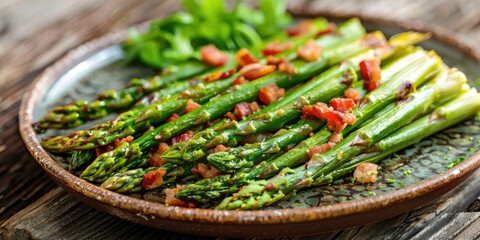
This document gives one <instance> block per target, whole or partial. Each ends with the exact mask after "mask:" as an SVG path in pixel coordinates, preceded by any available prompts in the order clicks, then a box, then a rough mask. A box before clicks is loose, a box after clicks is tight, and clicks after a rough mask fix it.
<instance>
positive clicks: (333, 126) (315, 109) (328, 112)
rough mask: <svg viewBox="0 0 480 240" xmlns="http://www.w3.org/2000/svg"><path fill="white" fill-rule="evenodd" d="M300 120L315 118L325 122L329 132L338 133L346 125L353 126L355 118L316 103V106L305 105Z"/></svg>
mask: <svg viewBox="0 0 480 240" xmlns="http://www.w3.org/2000/svg"><path fill="white" fill-rule="evenodd" d="M302 112H303V115H302V118H304V119H306V118H309V117H316V118H318V119H325V120H327V127H328V129H329V130H331V131H334V132H336V133H340V132H341V131H342V130H343V129H344V128H345V127H346V126H347V124H349V125H353V124H354V123H355V121H356V118H355V116H354V115H353V114H351V113H349V112H340V111H338V110H335V109H334V108H333V107H328V106H327V104H325V103H321V102H318V103H316V104H314V105H313V106H312V105H307V106H305V107H304V108H303V109H302Z"/></svg>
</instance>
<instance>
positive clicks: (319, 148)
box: [308, 142, 335, 158]
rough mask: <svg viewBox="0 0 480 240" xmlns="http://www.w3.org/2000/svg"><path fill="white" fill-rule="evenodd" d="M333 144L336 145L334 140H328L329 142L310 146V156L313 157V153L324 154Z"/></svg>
mask: <svg viewBox="0 0 480 240" xmlns="http://www.w3.org/2000/svg"><path fill="white" fill-rule="evenodd" d="M333 146H335V143H334V142H327V143H324V144H320V145H317V146H314V147H313V148H310V150H308V156H309V157H310V158H312V157H313V155H315V154H322V153H324V152H326V151H328V150H330V149H331V148H332V147H333Z"/></svg>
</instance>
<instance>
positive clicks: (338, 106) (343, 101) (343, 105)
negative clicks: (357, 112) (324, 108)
mask: <svg viewBox="0 0 480 240" xmlns="http://www.w3.org/2000/svg"><path fill="white" fill-rule="evenodd" d="M330 106H332V107H333V109H334V110H337V111H340V112H350V111H352V110H353V108H354V107H355V101H353V100H352V99H350V98H333V99H332V100H330Z"/></svg>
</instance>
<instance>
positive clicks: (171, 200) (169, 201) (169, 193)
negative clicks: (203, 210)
mask: <svg viewBox="0 0 480 240" xmlns="http://www.w3.org/2000/svg"><path fill="white" fill-rule="evenodd" d="M184 188H185V186H178V185H177V186H176V187H175V188H173V189H171V188H167V189H165V196H166V197H165V205H167V206H178V207H186V208H196V207H197V204H196V203H193V202H187V201H183V200H180V199H178V198H176V197H175V194H177V192H179V191H180V190H182V189H184Z"/></svg>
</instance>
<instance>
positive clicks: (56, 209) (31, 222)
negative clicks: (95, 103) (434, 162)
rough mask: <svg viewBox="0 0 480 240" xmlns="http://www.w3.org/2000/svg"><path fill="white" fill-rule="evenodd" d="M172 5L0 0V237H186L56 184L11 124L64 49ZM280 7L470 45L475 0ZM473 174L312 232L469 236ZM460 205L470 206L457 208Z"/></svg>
mask: <svg viewBox="0 0 480 240" xmlns="http://www.w3.org/2000/svg"><path fill="white" fill-rule="evenodd" d="M178 9H179V1H176V0H164V1H154V0H150V1H149V0H135V1H133V0H104V1H97V0H74V1H62V0H37V1H30V0H2V1H0V66H1V67H0V93H1V94H0V132H2V134H1V136H0V183H1V184H0V223H2V222H3V224H2V225H1V227H0V239H31V238H33V239H125V238H135V239H136V238H141V239H152V238H157V239H158V238H165V239H172V238H176V239H185V238H189V236H185V235H181V234H175V233H170V232H166V231H160V230H154V229H149V228H145V227H142V226H139V225H135V224H132V223H128V222H125V221H122V220H119V219H116V218H114V217H111V216H108V215H106V214H104V213H101V212H99V211H96V210H94V209H92V208H90V207H88V206H86V205H84V204H82V203H80V202H78V201H76V200H75V199H73V198H72V197H70V196H69V195H68V194H66V193H65V192H64V191H63V190H61V189H59V188H58V187H56V185H55V184H54V183H53V182H52V181H51V180H50V179H49V178H48V177H47V175H46V174H45V173H43V171H42V170H41V168H40V167H39V166H38V165H37V164H36V163H35V161H34V160H33V159H32V158H31V156H30V155H29V154H28V153H27V151H26V149H25V147H24V145H23V143H22V141H21V138H20V136H19V133H18V124H17V120H18V119H17V118H18V116H17V115H18V114H17V113H18V107H19V103H20V99H21V97H22V95H23V93H24V92H25V91H26V89H27V86H28V84H29V83H31V82H32V81H33V79H34V78H35V77H36V76H37V75H38V74H39V73H40V72H41V71H42V70H43V69H44V68H45V67H46V66H48V65H49V64H51V63H52V62H53V61H55V60H56V59H58V58H59V57H61V56H62V55H64V54H65V53H66V52H67V51H68V50H70V49H72V48H74V47H75V46H77V45H79V44H81V43H83V42H85V41H88V40H91V39H93V38H95V37H99V36H101V35H104V34H106V33H108V32H112V31H115V30H119V29H122V28H126V27H128V26H131V25H133V24H135V23H139V22H143V21H145V20H148V19H152V18H156V17H161V16H165V15H168V14H170V13H172V12H174V11H177V10H178ZM289 9H290V10H291V11H292V12H299V11H316V10H322V11H342V12H360V13H364V14H369V15H374V16H382V17H389V18H394V19H412V20H417V21H421V22H424V23H427V24H431V25H434V24H437V25H440V26H444V27H447V28H449V29H451V30H453V31H456V32H457V33H459V34H460V35H461V37H462V38H463V39H465V40H466V41H469V42H472V43H474V44H477V45H478V43H480V17H479V16H480V1H472V0H437V1H430V0H397V1H389V0H343V1H328V0H319V1H308V0H292V1H289ZM479 179H480V176H479V174H478V172H477V174H476V175H475V177H474V178H470V179H469V181H470V182H467V183H465V185H466V186H467V187H469V191H467V190H462V188H456V189H455V190H454V191H452V192H450V193H449V194H448V195H447V196H445V197H442V198H441V199H439V200H438V201H436V202H434V203H431V204H429V205H427V206H424V207H422V208H419V209H416V210H414V211H412V212H410V213H408V214H405V215H402V216H398V217H396V218H392V219H389V220H386V221H382V222H380V223H376V224H369V225H366V226H362V227H358V228H354V229H350V230H345V231H338V232H332V233H327V234H323V235H321V236H316V237H315V239H316V238H324V239H365V238H368V239H372V238H378V237H380V236H383V237H385V238H389V239H428V238H431V239H454V238H457V239H469V238H474V237H479V235H478V232H479V231H478V229H480V219H479V218H480V216H479V213H478V211H480V200H478V199H477V200H476V201H474V202H473V203H472V201H473V199H475V198H476V197H478V196H480V189H479V188H478V185H479V183H480V180H479ZM469 184H476V185H469ZM475 186H477V187H475ZM469 205H470V206H469ZM27 206H28V207H27ZM467 206H469V207H468V211H470V212H462V211H463V210H466V209H467ZM22 209H23V210H22ZM13 215H14V216H13ZM12 216H13V217H12ZM307 239H314V238H313V237H309V238H307Z"/></svg>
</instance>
